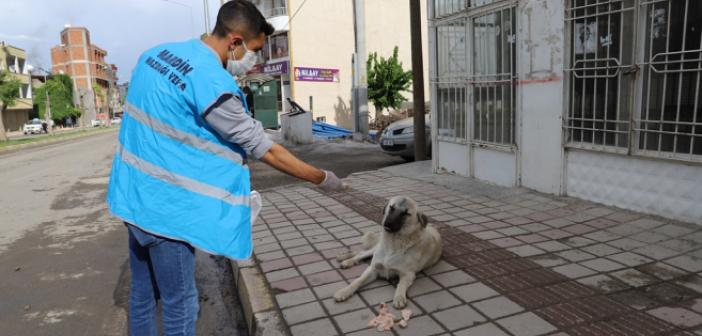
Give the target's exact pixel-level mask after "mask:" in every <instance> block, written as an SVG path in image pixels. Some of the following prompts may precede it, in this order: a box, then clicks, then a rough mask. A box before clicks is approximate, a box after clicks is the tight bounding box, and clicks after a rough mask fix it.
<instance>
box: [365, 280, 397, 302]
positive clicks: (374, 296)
mask: <svg viewBox="0 0 702 336" xmlns="http://www.w3.org/2000/svg"><path fill="white" fill-rule="evenodd" d="M386 283H387V282H386ZM361 296H363V299H365V300H366V302H368V304H369V305H371V306H376V305H378V304H379V303H388V302H392V299H393V297H395V287H393V286H383V287H378V288H373V289H367V290H362V291H361Z"/></svg>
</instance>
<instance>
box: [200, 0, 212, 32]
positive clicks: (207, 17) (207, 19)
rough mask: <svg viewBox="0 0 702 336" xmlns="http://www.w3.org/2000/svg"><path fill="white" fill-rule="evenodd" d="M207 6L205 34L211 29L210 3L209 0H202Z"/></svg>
mask: <svg viewBox="0 0 702 336" xmlns="http://www.w3.org/2000/svg"><path fill="white" fill-rule="evenodd" d="M202 2H203V6H205V35H207V34H208V33H209V31H210V3H209V2H208V1H207V0H202Z"/></svg>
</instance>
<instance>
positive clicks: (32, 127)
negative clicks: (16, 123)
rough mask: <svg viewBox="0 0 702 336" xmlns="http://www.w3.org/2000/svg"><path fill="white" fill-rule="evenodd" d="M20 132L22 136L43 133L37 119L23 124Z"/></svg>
mask: <svg viewBox="0 0 702 336" xmlns="http://www.w3.org/2000/svg"><path fill="white" fill-rule="evenodd" d="M22 132H24V134H25V135H26V134H39V133H42V132H44V128H43V127H42V121H41V120H39V119H32V120H31V121H30V122H28V123H26V124H24V126H23V127H22Z"/></svg>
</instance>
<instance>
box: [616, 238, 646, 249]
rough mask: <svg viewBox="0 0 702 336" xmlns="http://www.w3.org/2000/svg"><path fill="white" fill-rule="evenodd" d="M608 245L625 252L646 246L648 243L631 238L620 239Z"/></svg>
mask: <svg viewBox="0 0 702 336" xmlns="http://www.w3.org/2000/svg"><path fill="white" fill-rule="evenodd" d="M607 244H609V245H611V246H614V247H616V248H619V249H622V250H625V251H629V250H633V249H636V248H639V247H642V246H645V245H646V243H643V242H640V241H638V240H634V239H631V238H620V239H617V240H613V241H610V242H607Z"/></svg>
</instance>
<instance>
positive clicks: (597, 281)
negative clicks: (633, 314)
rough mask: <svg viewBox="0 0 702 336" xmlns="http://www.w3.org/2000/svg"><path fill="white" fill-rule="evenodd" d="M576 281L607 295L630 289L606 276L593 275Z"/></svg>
mask: <svg viewBox="0 0 702 336" xmlns="http://www.w3.org/2000/svg"><path fill="white" fill-rule="evenodd" d="M576 281H577V282H579V283H581V284H583V285H586V286H588V287H590V288H593V289H596V290H598V291H600V292H602V293H605V294H609V293H612V292H618V291H622V290H625V289H628V288H629V286H628V285H627V284H625V283H623V282H621V281H619V280H617V279H614V278H611V277H609V276H607V275H604V274H598V275H593V276H590V277H586V278H581V279H578V280H576Z"/></svg>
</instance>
